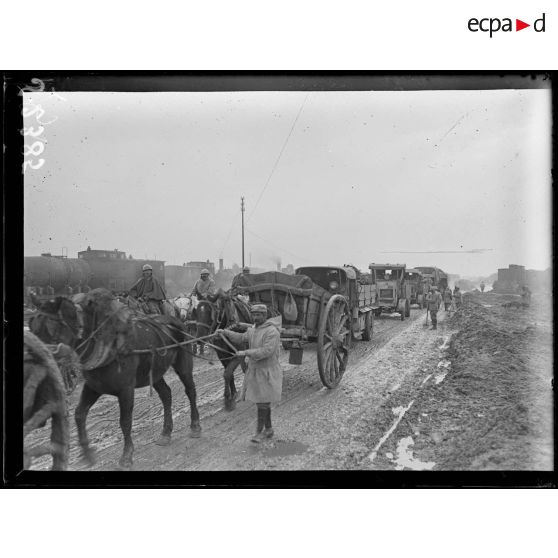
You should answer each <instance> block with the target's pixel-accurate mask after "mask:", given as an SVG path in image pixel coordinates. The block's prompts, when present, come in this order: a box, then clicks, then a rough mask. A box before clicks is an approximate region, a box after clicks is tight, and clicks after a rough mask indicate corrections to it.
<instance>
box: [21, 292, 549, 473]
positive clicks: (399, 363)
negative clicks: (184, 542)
mask: <svg viewBox="0 0 558 558" xmlns="http://www.w3.org/2000/svg"><path fill="white" fill-rule="evenodd" d="M486 296H487V295H485V297H486ZM493 296H497V295H493ZM471 300H472V299H471ZM485 300H487V299H486V298H485ZM471 304H472V303H471ZM489 306H491V305H489ZM477 307H478V308H481V306H480V305H477V306H474V305H472V306H471V308H473V310H474V311H472V313H471V312H469V311H467V312H469V313H468V314H467V319H464V318H463V319H462V318H461V317H460V316H461V315H462V314H463V312H460V313H459V314H458V315H457V316H454V317H453V318H452V319H448V316H447V315H446V313H445V312H443V311H441V312H440V313H439V326H438V330H437V331H432V330H431V329H430V328H427V327H425V325H424V316H425V314H424V311H421V310H418V309H413V310H412V313H411V318H409V319H407V320H405V321H403V322H402V321H400V320H399V319H398V318H397V317H395V316H393V317H382V318H379V319H376V320H375V325H374V335H373V340H372V341H371V342H355V344H354V346H353V349H352V352H351V355H350V360H349V366H348V369H347V372H346V373H345V375H344V377H343V379H342V381H341V384H340V385H339V386H338V387H337V388H336V389H334V390H328V389H326V388H324V387H323V386H322V384H321V382H320V379H319V375H318V371H317V365H316V354H315V346H313V345H310V346H309V347H307V348H306V350H305V352H304V359H303V364H302V365H301V366H295V365H290V364H288V353H287V352H284V353H283V354H282V356H281V361H282V364H283V369H284V382H283V398H282V400H281V402H280V403H279V404H277V405H274V406H273V413H272V417H273V425H274V430H275V437H274V438H273V439H272V440H269V441H267V442H265V443H264V444H262V445H260V446H254V445H253V444H251V443H250V441H249V438H250V436H251V434H252V433H253V431H254V428H255V414H256V413H255V405H254V404H253V403H250V402H239V403H238V404H237V407H236V409H235V410H234V411H232V412H227V411H225V410H224V409H223V398H222V393H223V380H222V367H221V365H220V364H219V363H218V362H217V361H215V363H213V364H212V363H209V362H206V361H201V360H198V359H196V360H195V381H196V387H197V392H198V407H199V410H200V415H201V424H202V429H203V431H202V436H201V438H198V439H194V438H190V437H189V405H188V403H187V398H186V396H185V394H184V391H183V387H182V384H181V383H180V382H179V380H178V378H177V377H176V375H175V374H174V373H173V372H172V371H170V372H169V373H168V374H167V378H168V379H167V381H168V383H169V385H170V386H171V389H172V391H173V409H174V427H175V430H174V432H173V437H172V443H171V445H170V446H167V447H160V446H157V445H156V444H155V443H154V440H155V439H156V438H157V437H158V435H159V433H160V430H161V427H162V406H161V403H160V401H159V399H158V397H157V395H156V394H155V393H154V394H153V396H152V397H150V396H149V394H148V391H149V390H148V388H146V389H140V390H137V391H136V403H135V408H134V425H133V432H132V433H133V439H134V444H135V455H134V470H208V471H209V470H317V469H380V470H387V469H400V470H401V469H416V470H423V469H433V470H437V469H446V470H447V469H490V468H498V465H497V464H498V463H502V459H503V458H502V454H506V452H507V454H509V455H508V457H510V456H512V455H513V459H511V457H510V459H511V460H510V459H508V460H507V461H506V460H505V459H504V461H503V463H505V464H507V465H508V467H501V468H503V469H505V468H514V469H545V468H548V463H549V460H548V456H549V455H550V457H552V448H551V447H550V450H549V449H548V444H549V442H548V440H549V437H548V428H547V426H548V424H549V417H550V418H551V412H550V411H549V410H550V409H551V406H549V405H548V401H549V396H548V393H549V389H548V387H549V386H546V384H544V382H543V384H541V385H540V386H537V389H539V392H537V393H539V396H538V399H537V398H534V396H533V397H530V396H529V395H528V394H527V395H526V394H525V393H523V391H521V390H520V389H519V388H520V387H521V386H522V385H523V384H524V379H523V378H520V377H517V378H516V376H510V378H511V381H512V383H513V386H516V384H517V386H519V387H518V389H519V391H517V396H516V397H514V398H513V399H512V400H509V401H507V403H506V404H507V407H506V409H507V410H506V413H507V414H505V415H502V414H497V415H495V417H494V420H493V422H492V423H490V429H489V430H490V432H492V437H491V438H490V446H489V447H487V448H484V447H483V444H482V443H481V442H482V440H481V442H477V438H476V437H477V436H479V435H483V433H484V430H486V429H484V430H483V425H485V424H486V422H487V418H486V417H485V415H484V413H483V412H480V411H479V405H481V404H486V402H485V401H484V399H482V397H481V395H482V393H483V392H487V390H492V391H491V392H490V397H491V398H497V397H498V394H499V393H500V392H501V389H502V385H504V384H502V385H500V384H501V383H502V382H505V381H507V382H508V384H506V385H505V390H506V391H507V392H510V390H511V389H512V387H511V384H510V383H509V378H508V376H505V377H504V376H502V375H494V374H490V370H491V369H492V368H491V364H490V363H488V364H487V371H488V373H487V376H486V379H485V381H486V383H484V384H483V382H481V383H480V384H478V383H477V384H475V383H474V382H473V383H471V379H470V377H472V378H476V376H475V374H476V373H477V368H478V358H477V356H476V353H475V354H473V355H472V358H469V359H468V360H467V359H466V358H465V359H464V358H463V355H467V354H469V353H470V350H469V349H470V346H471V345H467V339H468V338H467V335H463V334H460V336H456V335H455V334H456V333H458V332H459V331H460V328H462V329H463V330H464V331H465V332H467V331H469V329H467V328H468V327H469V325H468V322H467V320H468V319H469V314H471V315H473V314H474V315H475V316H476V315H477V314H478V312H477V310H476V308H477ZM475 312H477V313H475ZM491 315H492V314H491ZM503 315H504V314H503ZM498 316H499V314H498ZM504 317H505V318H506V319H510V320H514V319H516V318H515V316H509V313H505V315H504ZM483 319H484V318H483ZM498 319H500V318H498ZM526 319H527V320H528V319H529V318H528V317H527V318H526ZM547 319H548V317H547ZM543 321H544V320H543ZM498 323H500V322H498ZM544 323H546V322H544ZM544 323H543V324H542V325H543V326H544ZM475 324H476V325H475V327H478V326H479V324H478V323H475ZM481 326H482V324H481ZM482 327H484V326H482ZM482 327H481V330H482ZM520 329H521V328H520ZM456 339H457V340H462V346H461V347H460V346H459V343H457V341H455V340H456ZM463 339H465V341H463ZM549 339H550V332H548V334H547V338H545V339H544V341H543V346H546V345H548V350H549V351H551V346H552V345H551V341H550V342H549ZM471 343H474V345H475V346H479V347H480V349H479V350H482V346H481V345H479V340H478V339H477V338H475V339H473V340H472V341H471ZM545 344H546V345H545ZM459 350H460V351H461V356H459V355H458V352H459ZM492 352H494V351H493V350H492ZM489 353H490V350H489ZM511 356H513V355H511ZM511 356H510V354H507V355H505V358H506V359H507V362H508V364H510V358H511ZM456 358H459V362H461V363H462V368H461V370H459V367H458V366H457V365H456ZM483 358H484V357H483ZM487 358H488V357H487ZM511 364H513V362H511ZM539 368H540V369H541V374H542V375H543V380H544V381H546V380H547V379H548V377H547V376H548V363H542V365H541V366H539ZM514 369H515V368H514ZM456 371H457V372H459V374H457V373H455V372H456ZM550 373H551V366H550ZM446 377H447V378H446ZM236 378H237V386H238V387H240V385H241V382H242V372H241V371H240V370H239V371H237V372H236ZM516 379H517V381H516ZM456 382H457V383H456ZM491 382H492V383H491ZM514 382H515V383H514ZM479 389H480V390H481V391H480V392H479V391H478V390H479ZM475 390H477V392H476V393H475ZM499 390H500V391H499ZM540 390H542V391H540ZM531 391H532V390H531ZM540 394H542V395H540ZM77 398H78V394H77V393H74V394H72V396H71V403H70V412H71V414H72V415H73V410H74V408H75V404H76V402H77ZM541 401H542V402H543V403H544V405H545V407H544V410H543V411H542V412H541V413H539V414H540V416H539V417H538V422H537V420H536V419H537V417H535V418H533V420H532V421H531V422H532V424H529V425H527V426H521V425H519V426H520V431H521V428H523V430H524V431H523V434H524V435H525V436H527V437H528V438H529V440H535V438H537V436H538V438H537V439H539V442H540V440H543V441H542V442H540V443H538V445H537V447H543V450H541V451H542V453H541V452H539V453H538V454H536V452H535V454H536V455H535V454H534V453H533V451H534V450H533V451H531V452H530V451H529V449H527V451H526V452H524V454H525V455H524V458H523V459H518V458H517V451H516V449H517V443H519V444H520V445H521V446H522V447H524V446H525V440H526V438H525V436H524V438H523V439H522V440H521V441H520V442H516V443H515V445H513V444H512V445H511V446H510V443H509V439H508V438H509V434H510V424H512V425H513V424H515V423H518V422H521V421H522V420H523V421H524V422H525V421H527V418H528V417H527V418H524V417H523V415H522V412H523V411H525V408H527V407H528V409H527V410H528V411H529V412H530V413H531V415H532V414H533V413H534V412H535V409H536V408H537V407H540V404H541ZM550 401H551V399H550ZM501 405H502V403H501V402H499V401H497V400H496V401H495V402H494V405H493V407H494V408H496V409H500V408H501ZM522 409H523V411H522ZM525 412H527V411H525ZM549 413H550V414H549ZM487 414H489V413H487ZM477 415H480V416H477ZM531 415H529V416H531ZM510 417H511V418H510ZM512 419H513V420H512ZM533 421H534V422H533ZM71 424H72V433H71V436H72V438H71V444H72V445H71V450H70V469H71V470H80V469H84V468H85V467H84V466H83V465H82V464H81V463H80V461H79V448H78V446H77V435H76V432H75V426H74V424H73V418H71ZM465 424H466V427H465V426H464V425H465ZM525 424H527V423H526V422H525ZM541 428H542V430H541ZM525 429H526V430H525ZM537 429H538V430H537ZM512 430H513V428H512ZM88 431H89V437H90V439H91V442H92V444H93V445H94V446H95V447H96V449H97V452H98V461H97V464H96V465H95V466H94V467H93V470H112V469H116V468H117V462H118V459H119V457H120V455H121V451H122V436H121V432H120V428H119V425H118V404H117V401H116V399H115V398H113V397H111V396H103V397H102V398H101V399H100V400H99V401H98V402H97V404H96V405H95V406H94V407H93V409H92V410H91V412H90V414H89V418H88ZM514 432H515V431H514ZM45 434H46V433H45V432H41V431H38V432H36V433H33V434H32V435H30V437H29V438H28V441H30V442H31V441H32V440H34V441H36V442H40V441H42V440H44V436H45ZM485 434H486V433H485ZM534 443H535V442H534ZM541 444H542V446H541ZM550 444H551V438H550ZM529 447H531V446H528V448H529ZM464 448H465V449H464ZM495 448H496V449H497V450H498V451H499V460H498V459H496V460H495V461H493V460H491V459H490V458H489V457H486V459H484V458H483V456H487V455H488V454H486V451H488V450H489V451H491V452H494V451H495ZM549 452H550V453H549ZM539 454H540V455H539ZM537 455H538V457H537ZM541 456H542V457H541ZM49 464H50V461H49V460H48V459H46V458H44V459H42V460H37V461H36V462H35V463H34V464H33V469H43V468H48V466H49ZM510 464H511V465H510Z"/></svg>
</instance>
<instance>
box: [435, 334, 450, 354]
mask: <svg viewBox="0 0 558 558" xmlns="http://www.w3.org/2000/svg"><path fill="white" fill-rule="evenodd" d="M450 338H451V336H450V335H446V336H445V337H444V342H443V343H442V344H441V345H440V346H439V347H438V349H440V351H445V350H446V349H447V348H448V347H449V342H450Z"/></svg>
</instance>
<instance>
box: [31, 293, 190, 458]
mask: <svg viewBox="0 0 558 558" xmlns="http://www.w3.org/2000/svg"><path fill="white" fill-rule="evenodd" d="M78 296H79V297H81V299H80V300H79V304H78V307H79V309H76V304H74V302H72V301H70V300H69V299H67V298H64V297H56V298H55V299H54V300H52V301H49V302H48V303H45V305H43V306H41V307H39V311H38V313H37V316H36V317H35V318H34V319H33V320H32V321H30V323H29V327H30V328H31V330H32V331H33V332H34V333H35V334H36V335H37V336H38V337H39V338H41V339H42V340H43V341H44V342H46V343H52V342H58V341H59V340H61V339H66V340H68V339H71V345H72V346H74V347H75V349H76V351H77V352H78V353H79V354H80V356H81V363H82V367H83V376H84V380H85V383H84V386H83V390H82V392H81V397H80V401H79V404H78V406H77V408H76V411H75V419H76V424H77V429H78V436H79V443H80V445H81V447H82V450H83V455H84V457H85V459H86V460H87V462H89V463H90V464H93V463H94V461H95V454H94V451H93V449H92V448H91V447H90V446H89V440H88V438H87V432H86V419H87V414H88V412H89V409H90V408H91V407H92V406H93V405H94V403H95V402H96V401H97V399H99V397H100V396H101V395H103V394H110V395H115V396H116V397H118V403H119V405H120V427H121V428H122V433H123V434H124V451H123V453H122V457H121V458H120V461H119V463H120V466H121V467H123V468H130V467H131V466H132V461H133V460H132V456H133V452H134V446H133V443H132V437H131V431H132V411H133V407H134V390H135V389H136V388H140V387H145V386H148V385H153V387H154V388H155V391H156V392H157V393H158V395H159V397H160V398H161V402H162V403H163V409H164V420H163V431H162V433H161V436H160V438H159V439H158V440H157V442H156V443H157V444H159V445H167V444H169V443H170V438H171V432H172V429H173V421H172V410H171V403H172V395H171V390H170V388H169V386H168V385H167V383H166V382H165V380H164V378H163V375H164V374H165V372H166V371H167V370H168V369H169V367H170V366H172V367H173V369H174V370H175V371H176V373H177V374H178V376H179V377H180V380H181V381H182V383H183V384H184V388H185V390H186V395H187V396H188V399H189V400H190V415H191V424H190V428H191V436H192V437H196V438H197V437H199V436H200V432H201V427H200V422H199V414H198V409H197V406H196V388H195V386H194V380H193V374H192V371H193V357H192V353H191V351H190V350H189V349H188V348H187V347H188V346H185V345H181V346H178V347H177V346H174V347H168V346H169V345H175V344H176V343H180V342H182V341H185V340H187V339H189V336H188V335H187V334H186V332H185V330H184V326H183V324H182V322H180V320H177V319H175V318H172V317H169V316H163V315H153V316H145V315H143V314H141V313H139V312H134V311H132V310H131V309H129V308H128V307H127V306H124V305H123V304H122V303H120V302H118V301H117V300H116V299H115V298H114V297H113V296H112V295H111V293H110V292H109V291H107V290H106V289H94V290H92V291H90V292H89V293H87V294H85V295H78ZM74 301H75V297H74ZM80 314H81V316H80ZM80 323H81V326H82V330H83V335H82V336H83V339H85V341H81V342H80V341H79V337H80V336H79V331H80ZM165 347H168V348H165Z"/></svg>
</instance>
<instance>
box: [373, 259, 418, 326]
mask: <svg viewBox="0 0 558 558" xmlns="http://www.w3.org/2000/svg"><path fill="white" fill-rule="evenodd" d="M368 267H369V269H370V273H371V275H372V284H373V285H374V286H375V287H376V300H375V304H374V313H375V315H376V316H380V315H381V314H393V313H395V312H398V313H399V314H400V315H401V320H404V319H405V318H408V317H409V316H410V315H411V286H410V285H408V284H407V283H406V281H405V268H406V266H405V264H389V263H387V264H377V263H371V264H370V265H369V266H368Z"/></svg>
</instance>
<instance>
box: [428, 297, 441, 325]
mask: <svg viewBox="0 0 558 558" xmlns="http://www.w3.org/2000/svg"><path fill="white" fill-rule="evenodd" d="M426 304H427V305H428V306H427V307H428V312H429V313H430V319H431V320H432V328H431V329H438V310H439V309H440V305H441V304H442V297H441V295H440V293H439V292H438V291H437V290H436V288H435V287H433V288H432V290H431V291H430V292H429V293H428V294H427V295H426Z"/></svg>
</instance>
